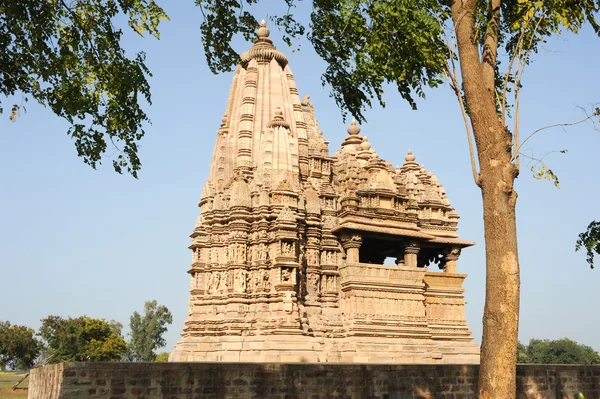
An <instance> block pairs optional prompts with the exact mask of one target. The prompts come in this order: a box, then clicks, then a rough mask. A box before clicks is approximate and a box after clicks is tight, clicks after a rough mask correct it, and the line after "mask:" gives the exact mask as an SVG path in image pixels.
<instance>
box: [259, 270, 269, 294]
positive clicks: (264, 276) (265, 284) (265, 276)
mask: <svg viewBox="0 0 600 399" xmlns="http://www.w3.org/2000/svg"><path fill="white" fill-rule="evenodd" d="M260 276H261V279H260V282H261V284H260V285H261V288H262V289H263V290H265V291H268V290H269V288H270V284H269V277H270V276H269V270H267V269H261V270H260Z"/></svg>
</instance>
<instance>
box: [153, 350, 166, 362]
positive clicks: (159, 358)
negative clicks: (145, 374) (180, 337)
mask: <svg viewBox="0 0 600 399" xmlns="http://www.w3.org/2000/svg"><path fill="white" fill-rule="evenodd" d="M154 361H155V362H161V363H164V362H168V361H169V352H161V353H159V354H158V355H156V358H154Z"/></svg>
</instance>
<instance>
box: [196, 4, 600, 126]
mask: <svg viewBox="0 0 600 399" xmlns="http://www.w3.org/2000/svg"><path fill="white" fill-rule="evenodd" d="M257 2H258V0H241V1H214V0H196V3H197V4H198V6H199V7H200V8H201V9H202V12H203V15H204V21H203V22H202V24H201V27H200V29H201V33H202V35H203V44H204V49H205V53H206V58H207V62H208V65H209V67H210V69H211V71H212V72H214V73H218V72H223V71H230V70H232V69H233V68H234V67H235V66H236V65H237V63H238V60H239V56H238V54H237V53H236V52H235V50H234V49H233V48H232V47H231V40H232V37H233V35H235V34H242V35H243V36H244V38H246V39H247V40H248V39H250V38H252V37H253V32H254V29H255V28H256V26H257V25H258V23H257V21H256V19H255V18H254V17H253V16H252V14H251V13H250V12H249V11H247V10H245V9H244V3H245V4H246V5H247V6H250V5H252V4H253V3H257ZM471 2H474V1H469V3H471ZM285 3H286V5H287V6H288V7H289V8H288V12H287V13H286V14H285V15H283V16H274V17H272V20H273V21H274V22H275V23H276V24H277V25H278V26H279V27H281V28H282V30H283V32H284V37H283V39H284V41H286V42H287V43H288V44H290V45H291V43H292V42H291V39H292V38H296V37H299V36H301V35H304V34H305V32H307V29H306V28H307V27H305V26H304V25H303V24H302V23H300V22H298V21H297V20H296V19H295V16H294V14H293V9H294V7H295V6H296V4H295V2H294V0H285ZM451 6H452V2H450V1H439V0H416V1H415V0H393V1H389V0H372V1H364V0H341V1H338V0H313V1H312V13H311V19H310V26H309V27H308V28H309V29H308V38H309V39H310V41H311V43H312V44H313V46H314V48H315V50H316V51H317V53H318V54H319V56H320V57H321V58H322V59H323V60H324V61H325V62H326V63H327V69H326V71H325V73H324V75H323V83H324V84H329V85H331V88H332V95H333V97H334V98H335V100H336V102H337V103H338V105H339V106H340V107H342V109H344V110H347V111H349V112H350V113H351V114H352V115H354V116H355V117H356V118H357V119H359V120H364V114H363V110H364V109H365V107H367V106H368V107H370V106H371V105H372V104H371V99H373V98H376V99H377V100H378V101H379V103H380V104H381V105H382V106H385V103H384V101H383V98H382V94H383V92H384V88H385V86H386V84H391V85H392V86H393V87H395V88H396V89H397V90H398V92H399V93H400V95H401V96H402V98H404V99H405V100H406V101H407V102H408V103H409V104H410V105H411V106H412V107H413V108H416V102H415V97H425V93H424V89H425V88H426V87H437V86H438V85H439V84H440V83H442V82H443V81H444V79H445V77H446V74H447V73H448V72H449V71H450V70H451V69H452V65H453V63H454V62H457V61H458V62H460V59H459V58H458V54H457V52H456V46H454V45H453V43H452V39H453V38H454V37H455V32H454V28H453V27H452V26H451V25H450V22H451V14H452V11H451ZM495 7H498V8H499V9H494V8H495ZM474 9H475V11H474V12H475V21H474V32H473V33H474V38H473V39H474V40H475V42H476V44H477V46H478V47H479V50H480V54H481V57H482V60H483V61H484V62H489V63H491V66H492V68H493V69H494V72H495V84H496V89H497V90H498V100H499V101H498V112H499V113H501V112H502V108H503V107H502V104H501V103H502V97H503V94H506V89H507V88H508V87H507V86H509V85H510V84H511V83H512V85H513V86H514V88H517V87H519V85H520V80H515V79H518V77H517V76H516V74H518V73H519V72H520V73H522V68H523V66H524V65H525V64H527V63H529V62H530V61H531V59H530V58H529V56H528V54H530V53H531V52H536V51H537V50H538V46H539V45H540V44H542V43H543V42H544V41H545V40H546V38H547V37H549V36H551V35H554V34H559V33H561V32H562V31H564V30H568V31H572V32H575V33H576V32H578V31H579V29H581V28H582V26H583V25H584V24H585V23H586V22H588V23H589V24H590V25H591V26H592V27H593V29H594V30H595V32H596V33H597V34H600V26H599V25H598V22H597V21H596V14H597V13H598V11H599V10H600V1H598V0H593V1H583V2H574V1H569V0H555V1H529V0H507V1H486V0H479V1H477V4H476V6H475V7H474ZM491 35H496V39H497V40H496V41H495V42H494V41H490V36H491ZM492 45H494V46H493V47H494V48H492ZM498 49H504V50H505V52H506V54H507V56H508V57H507V59H506V61H507V63H511V64H512V65H510V66H509V68H507V70H508V71H507V72H501V69H500V65H501V62H500V61H501V60H498V59H497V52H498ZM486 57H487V58H486ZM518 60H520V64H519V65H516V61H518ZM456 89H458V90H459V91H462V87H460V86H459V87H457V88H456ZM508 89H509V90H510V88H508ZM504 105H505V106H506V104H504ZM505 112H507V111H506V110H505ZM505 116H506V115H505Z"/></svg>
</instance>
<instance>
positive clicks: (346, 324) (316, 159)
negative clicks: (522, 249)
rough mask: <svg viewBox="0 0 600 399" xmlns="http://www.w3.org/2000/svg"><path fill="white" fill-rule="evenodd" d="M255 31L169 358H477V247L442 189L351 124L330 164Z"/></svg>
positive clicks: (308, 114) (232, 96)
mask: <svg viewBox="0 0 600 399" xmlns="http://www.w3.org/2000/svg"><path fill="white" fill-rule="evenodd" d="M257 33H258V38H257V39H256V41H255V43H254V45H253V46H252V48H251V49H250V50H248V51H247V52H246V53H244V54H243V55H242V57H241V61H240V65H239V66H238V68H237V70H236V72H235V75H234V77H233V83H232V86H231V91H230V93H229V100H228V102H227V109H226V112H225V116H224V117H223V120H222V123H221V127H220V128H219V129H218V131H217V141H216V145H215V149H214V153H213V158H212V163H211V168H210V174H209V177H208V179H207V181H206V184H205V186H204V190H203V191H202V196H201V198H200V203H199V206H200V217H199V218H198V220H197V222H196V228H195V229H194V232H193V233H192V235H191V237H192V244H191V246H190V249H191V250H192V253H193V261H192V267H191V269H190V270H188V273H189V274H190V276H191V289H190V297H189V304H188V318H187V321H186V322H185V325H184V327H183V334H182V338H181V340H180V341H179V342H178V343H177V345H176V347H175V350H174V351H173V352H172V354H171V356H170V360H171V361H253V362H277V361H282V362H359V363H477V362H478V361H479V348H478V347H477V345H476V344H475V343H473V342H472V337H471V332H470V331H469V329H468V327H467V325H466V320H465V309H464V305H465V301H464V296H463V292H464V290H463V288H462V282H463V280H464V278H465V277H466V275H465V274H458V273H457V268H456V262H457V260H458V257H459V255H460V252H461V249H462V248H464V247H467V246H470V245H473V244H474V243H472V242H469V241H464V240H461V239H460V238H459V237H458V235H457V224H458V223H457V222H458V214H457V213H456V211H455V210H454V208H452V207H451V205H450V202H449V200H448V198H447V197H446V193H445V191H444V188H443V187H442V185H441V184H440V183H439V182H438V180H437V178H436V177H435V175H433V174H432V173H430V172H428V171H426V170H425V168H424V167H423V166H422V165H419V164H418V163H417V162H416V158H415V155H413V154H412V153H411V152H410V150H409V151H408V155H406V157H405V162H404V164H403V165H402V166H401V167H399V168H394V167H392V165H391V164H390V163H389V162H386V161H384V160H382V159H380V158H379V156H378V155H377V153H376V152H375V151H374V150H373V148H371V144H370V143H369V142H368V141H367V138H366V137H364V136H362V135H361V134H360V133H361V132H360V128H359V126H358V125H356V123H355V122H352V124H351V126H350V127H349V128H348V135H347V137H346V139H345V141H344V142H343V143H342V146H341V148H340V149H339V150H338V151H337V152H336V153H335V154H334V155H333V156H331V155H330V154H329V143H328V142H327V141H326V140H325V139H324V137H323V134H322V132H321V131H320V130H319V127H318V124H317V121H316V119H315V116H314V113H313V106H312V104H311V103H310V102H309V101H308V96H307V97H305V98H304V99H303V100H301V99H300V97H299V95H298V90H297V89H296V83H295V81H294V77H293V75H292V71H291V70H290V67H289V65H288V60H287V58H286V56H285V55H283V54H282V53H281V52H279V51H277V50H276V48H275V47H274V46H273V42H272V40H271V39H270V38H269V30H268V29H267V27H266V25H265V23H264V22H263V23H261V26H260V28H259V29H258V32H257ZM386 258H393V259H394V260H395V265H384V260H385V259H386ZM436 269H438V270H436Z"/></svg>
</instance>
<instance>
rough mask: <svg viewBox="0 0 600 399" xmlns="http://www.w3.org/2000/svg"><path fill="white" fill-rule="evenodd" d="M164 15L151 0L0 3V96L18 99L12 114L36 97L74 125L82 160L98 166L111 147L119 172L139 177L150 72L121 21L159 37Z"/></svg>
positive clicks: (71, 132)
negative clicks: (131, 49)
mask: <svg viewBox="0 0 600 399" xmlns="http://www.w3.org/2000/svg"><path fill="white" fill-rule="evenodd" d="M161 19H168V17H167V15H166V14H165V12H164V11H163V10H162V8H160V7H159V6H158V5H157V4H156V3H155V2H154V1H153V0H135V1H131V0H77V1H65V0H55V1H40V0H10V1H5V0H2V1H0V48H1V49H2V51H1V52H0V96H4V97H9V96H18V97H17V99H15V100H14V101H16V102H17V104H14V105H12V108H11V113H10V116H9V118H10V119H11V120H12V121H14V120H15V119H16V118H17V117H18V116H19V114H20V110H21V108H23V105H24V103H26V102H27V100H28V99H30V98H31V99H35V100H36V101H37V102H39V103H41V104H42V105H44V106H47V107H48V108H50V109H51V110H52V112H54V113H55V114H56V115H58V116H60V117H62V118H64V119H65V120H66V121H67V122H68V123H69V125H70V128H69V131H68V134H69V135H70V136H71V138H72V139H73V140H74V142H75V148H76V149H77V155H78V156H80V157H82V158H83V161H84V162H85V163H87V164H89V165H91V166H92V167H94V168H95V167H96V165H97V164H99V163H101V158H102V155H103V154H104V153H105V152H106V149H107V147H108V146H114V148H115V149H117V150H118V154H119V155H118V156H117V158H116V159H114V160H113V166H114V168H115V170H116V171H117V172H119V173H121V172H122V170H123V169H125V170H127V171H128V172H129V173H131V174H132V175H133V176H137V171H138V170H139V169H140V167H141V163H140V160H139V158H138V156H137V149H138V147H137V143H138V142H139V140H140V139H141V138H142V137H143V136H144V129H143V124H144V123H146V122H147V121H148V117H147V116H146V114H145V113H144V111H143V110H142V107H141V103H142V101H146V102H148V103H150V102H151V101H150V86H149V84H148V81H147V77H148V76H151V74H150V71H149V70H148V68H147V67H146V64H145V58H146V56H145V54H144V53H142V52H140V53H137V54H135V56H134V57H131V58H129V57H127V56H126V54H125V50H124V49H123V48H122V47H121V39H122V36H123V31H122V30H121V28H119V26H121V25H122V24H123V23H124V22H125V21H127V22H128V24H129V26H130V27H131V28H132V29H133V30H134V31H135V32H137V33H138V34H139V35H144V33H146V32H147V33H149V34H150V35H152V36H155V37H156V38H158V37H159V32H158V25H159V22H160V20H161ZM0 113H2V102H1V101H0Z"/></svg>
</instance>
